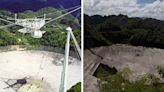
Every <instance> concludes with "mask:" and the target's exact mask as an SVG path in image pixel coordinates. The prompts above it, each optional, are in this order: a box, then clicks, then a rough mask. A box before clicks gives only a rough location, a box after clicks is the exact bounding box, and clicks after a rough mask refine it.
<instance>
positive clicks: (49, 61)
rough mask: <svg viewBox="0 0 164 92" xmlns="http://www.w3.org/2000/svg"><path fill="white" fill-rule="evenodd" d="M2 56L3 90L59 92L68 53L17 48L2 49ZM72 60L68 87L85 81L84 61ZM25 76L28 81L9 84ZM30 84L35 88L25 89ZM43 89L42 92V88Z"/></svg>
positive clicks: (0, 80) (0, 85)
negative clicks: (82, 71)
mask: <svg viewBox="0 0 164 92" xmlns="http://www.w3.org/2000/svg"><path fill="white" fill-rule="evenodd" d="M0 57H1V58H0V92H34V91H33V90H35V92H59V88H60V81H61V75H62V71H63V60H64V54H60V53H56V52H49V51H39V50H21V51H19V50H15V51H6V52H0ZM69 59H70V60H69V61H70V64H69V66H68V83H67V89H70V88H71V87H72V86H73V85H75V84H76V83H78V82H80V81H81V62H80V61H79V60H78V59H76V58H72V57H69ZM23 78H26V79H27V83H26V84H24V85H17V86H16V87H15V86H14V87H8V86H9V85H11V84H13V83H14V81H15V80H16V79H23ZM8 80H11V81H12V80H13V83H12V82H10V83H8ZM36 81H39V82H36ZM39 83H40V84H39ZM6 87H8V88H6ZM29 87H30V88H31V89H28V91H25V90H27V88H29ZM39 87H40V88H39ZM40 89H41V90H42V91H38V90H40ZM36 90H37V91H36ZM47 90H48V91H47Z"/></svg>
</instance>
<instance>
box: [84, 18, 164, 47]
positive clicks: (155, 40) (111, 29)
mask: <svg viewBox="0 0 164 92" xmlns="http://www.w3.org/2000/svg"><path fill="white" fill-rule="evenodd" d="M84 18H85V21H84V22H85V23H84V24H85V25H84V27H85V28H84V29H85V48H92V47H99V46H104V45H107V46H108V45H111V44H117V43H120V44H130V45H134V46H146V47H156V48H164V21H161V20H156V19H151V18H129V17H128V16H124V15H118V16H115V15H111V16H104V17H102V16H98V15H95V16H87V15H85V16H84Z"/></svg>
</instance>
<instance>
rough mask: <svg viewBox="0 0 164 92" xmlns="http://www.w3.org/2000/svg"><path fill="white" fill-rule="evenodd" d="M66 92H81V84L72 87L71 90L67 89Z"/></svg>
mask: <svg viewBox="0 0 164 92" xmlns="http://www.w3.org/2000/svg"><path fill="white" fill-rule="evenodd" d="M67 92H81V82H79V83H77V84H76V85H74V86H73V87H72V88H71V89H69V90H68V91H67Z"/></svg>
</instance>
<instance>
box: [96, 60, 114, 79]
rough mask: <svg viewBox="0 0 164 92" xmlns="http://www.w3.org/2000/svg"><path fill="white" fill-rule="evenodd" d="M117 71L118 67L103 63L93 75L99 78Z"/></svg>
mask: <svg viewBox="0 0 164 92" xmlns="http://www.w3.org/2000/svg"><path fill="white" fill-rule="evenodd" d="M116 73H117V70H116V68H114V67H113V68H110V67H108V66H107V65H104V64H101V63H100V65H99V66H98V68H97V70H96V71H95V73H94V74H93V76H95V77H97V78H103V77H105V76H109V75H114V74H116Z"/></svg>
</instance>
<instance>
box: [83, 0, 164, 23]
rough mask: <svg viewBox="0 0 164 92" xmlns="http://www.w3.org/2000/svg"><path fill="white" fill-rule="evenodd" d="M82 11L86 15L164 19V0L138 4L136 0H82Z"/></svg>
mask: <svg viewBox="0 0 164 92" xmlns="http://www.w3.org/2000/svg"><path fill="white" fill-rule="evenodd" d="M84 12H85V13H86V14H88V15H96V14H98V15H118V14H125V15H128V16H129V17H151V18H156V19H160V20H164V1H163V0H156V1H154V2H153V3H147V4H144V5H142V4H138V3H137V0H84Z"/></svg>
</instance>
